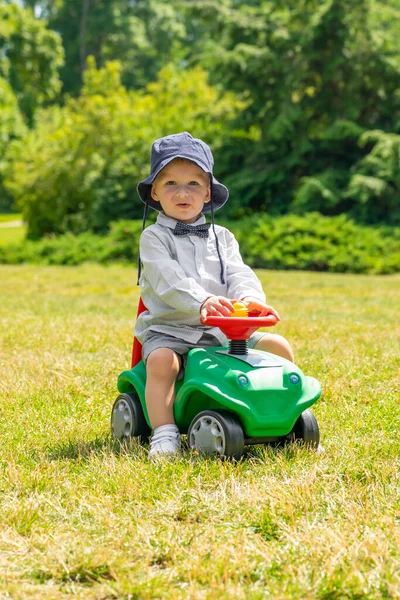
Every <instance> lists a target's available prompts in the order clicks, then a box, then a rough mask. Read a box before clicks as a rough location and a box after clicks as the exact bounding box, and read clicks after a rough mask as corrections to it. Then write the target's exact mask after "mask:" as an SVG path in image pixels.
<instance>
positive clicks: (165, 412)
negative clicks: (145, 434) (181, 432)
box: [146, 348, 181, 429]
mask: <svg viewBox="0 0 400 600" xmlns="http://www.w3.org/2000/svg"><path fill="white" fill-rule="evenodd" d="M180 368H181V359H180V357H179V355H178V354H176V352H174V351H173V350H171V348H157V349H156V350H153V352H151V353H150V354H149V356H148V358H147V361H146V407H147V412H148V415H149V419H150V423H151V426H152V428H153V429H156V428H157V427H160V426H161V425H170V424H175V421H174V410H173V406H174V400H175V380H176V378H177V376H178V373H179V370H180Z"/></svg>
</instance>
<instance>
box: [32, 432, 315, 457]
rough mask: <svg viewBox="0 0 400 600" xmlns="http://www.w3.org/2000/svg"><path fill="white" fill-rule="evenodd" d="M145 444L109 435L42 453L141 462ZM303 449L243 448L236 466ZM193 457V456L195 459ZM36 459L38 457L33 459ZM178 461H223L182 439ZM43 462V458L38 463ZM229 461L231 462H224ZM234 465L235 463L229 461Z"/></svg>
mask: <svg viewBox="0 0 400 600" xmlns="http://www.w3.org/2000/svg"><path fill="white" fill-rule="evenodd" d="M147 442H148V440H143V441H141V440H140V439H139V438H131V439H129V440H127V441H124V442H120V441H118V440H113V439H112V438H111V436H110V435H105V436H103V437H96V438H95V439H93V440H90V441H80V440H78V441H75V442H73V441H68V442H67V443H61V444H57V445H55V446H48V447H47V448H46V449H45V450H44V452H45V454H46V456H47V459H48V460H49V461H58V460H72V461H73V460H76V461H80V460H87V459H89V458H90V457H93V456H99V455H102V456H107V455H110V454H113V455H115V456H128V455H129V456H130V457H131V458H137V459H140V460H145V459H146V458H147V452H148V443H147ZM302 449H303V450H304V446H303V445H302V444H297V443H288V444H282V445H273V444H265V445H261V444H260V445H254V446H246V447H245V449H244V453H243V456H242V458H241V459H240V461H239V462H243V461H245V462H248V461H249V462H252V461H254V460H256V461H261V462H266V461H271V460H273V461H274V460H282V459H289V460H290V459H293V458H295V457H296V456H297V455H298V454H299V453H300V454H301V452H302ZM195 455H196V456H195ZM37 458H38V459H39V457H37ZM182 458H184V459H189V460H190V459H191V458H195V459H196V460H199V459H200V458H201V459H204V460H205V459H206V460H224V459H221V458H220V457H218V456H216V455H215V456H208V457H206V456H204V455H197V453H193V452H192V451H190V450H189V447H188V445H187V442H186V439H185V437H184V439H183V440H182ZM42 459H43V454H42V457H41V460H42ZM225 460H231V459H225ZM232 462H236V461H234V460H233V461H232Z"/></svg>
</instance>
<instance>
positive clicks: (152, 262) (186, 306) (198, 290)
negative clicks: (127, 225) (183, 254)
mask: <svg viewBox="0 0 400 600" xmlns="http://www.w3.org/2000/svg"><path fill="white" fill-rule="evenodd" d="M140 258H141V261H142V264H143V271H142V276H141V280H140V284H141V285H142V284H143V286H142V287H143V288H146V287H147V286H146V283H147V284H148V285H149V286H150V287H151V291H152V294H154V295H155V296H157V297H158V298H160V300H161V301H162V302H164V303H165V304H167V305H168V306H170V307H171V308H175V309H176V310H178V311H179V312H182V313H185V314H188V315H191V314H196V315H197V314H199V312H200V308H201V305H202V304H203V302H204V301H205V300H207V298H209V297H210V295H211V294H209V293H208V292H206V290H205V289H204V288H203V287H202V286H201V285H200V284H199V283H198V282H197V281H196V280H195V279H194V278H193V277H187V275H186V273H185V271H184V270H183V269H182V267H181V266H180V264H179V263H178V262H177V261H176V260H174V259H173V258H172V256H171V254H170V251H169V249H168V246H167V245H166V244H165V242H163V240H162V239H160V238H159V237H158V235H157V234H156V233H155V232H152V231H151V230H149V229H146V230H145V231H144V232H143V233H142V235H141V238H140Z"/></svg>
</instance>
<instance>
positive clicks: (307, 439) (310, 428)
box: [292, 408, 319, 448]
mask: <svg viewBox="0 0 400 600" xmlns="http://www.w3.org/2000/svg"><path fill="white" fill-rule="evenodd" d="M292 435H293V437H294V439H295V440H302V441H303V442H304V443H305V444H306V445H307V446H310V447H312V448H318V444H319V427H318V423H317V419H316V418H315V417H314V415H313V413H312V412H311V410H310V409H309V408H308V409H307V410H305V411H304V412H303V413H301V415H300V417H299V418H298V419H297V421H296V423H295V426H294V427H293V429H292Z"/></svg>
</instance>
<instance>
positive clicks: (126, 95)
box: [5, 60, 243, 238]
mask: <svg viewBox="0 0 400 600" xmlns="http://www.w3.org/2000/svg"><path fill="white" fill-rule="evenodd" d="M120 73H121V65H120V64H119V63H117V62H109V63H106V65H105V67H104V68H102V69H99V70H97V69H96V68H95V66H94V61H93V60H90V61H89V66H88V69H87V70H86V72H85V80H84V86H83V90H82V95H81V96H80V97H79V98H77V99H70V100H69V101H68V103H67V104H66V106H65V107H63V108H60V107H56V106H55V107H51V108H48V109H46V110H41V111H40V112H39V114H38V115H37V118H36V124H35V127H34V128H33V129H32V130H31V131H29V132H28V133H27V135H26V136H25V137H24V138H23V139H21V140H19V141H15V142H13V143H12V144H11V145H10V147H9V150H8V152H7V156H6V168H5V175H6V179H5V181H6V185H7V189H8V191H9V192H10V193H11V194H12V195H13V197H14V199H15V201H16V203H17V204H18V206H19V207H20V208H21V210H22V211H23V214H24V218H25V220H26V222H27V224H28V236H29V237H31V238H38V237H40V236H42V235H43V234H46V233H59V232H64V231H68V230H72V231H74V232H81V231H85V230H88V229H91V230H94V231H104V230H106V229H107V226H108V223H109V222H110V221H112V220H115V219H121V218H138V217H140V215H141V214H142V211H143V204H142V203H141V201H140V200H139V198H138V196H137V193H136V184H137V182H138V181H139V180H140V179H143V178H144V177H146V176H147V175H148V169H149V155H150V146H151V143H152V142H153V141H154V139H156V138H158V137H161V136H163V135H167V134H169V133H174V132H177V131H182V130H183V129H187V130H189V131H190V132H191V133H192V134H193V135H197V136H200V137H202V138H203V139H205V140H206V141H208V142H209V143H210V144H211V145H212V147H213V149H217V148H218V147H220V146H221V144H222V141H223V139H224V138H225V137H226V135H227V130H228V128H229V122H230V120H231V119H232V118H233V117H234V116H235V115H236V114H237V112H238V111H239V110H241V109H242V108H243V105H242V103H240V102H238V101H237V100H236V99H235V97H234V95H233V94H222V95H220V94H219V93H218V92H217V90H216V89H215V88H213V87H211V86H210V85H209V84H208V83H207V76H206V74H205V72H204V71H203V70H201V69H200V68H199V67H196V68H194V69H192V70H188V71H182V70H180V69H177V68H176V67H174V66H168V67H165V68H164V69H163V70H162V71H161V73H160V75H159V77H158V79H157V81H156V82H154V83H151V84H149V85H148V86H147V88H146V89H145V90H143V91H140V92H133V91H127V90H126V88H125V87H124V86H123V85H122V84H121V80H120Z"/></svg>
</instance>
